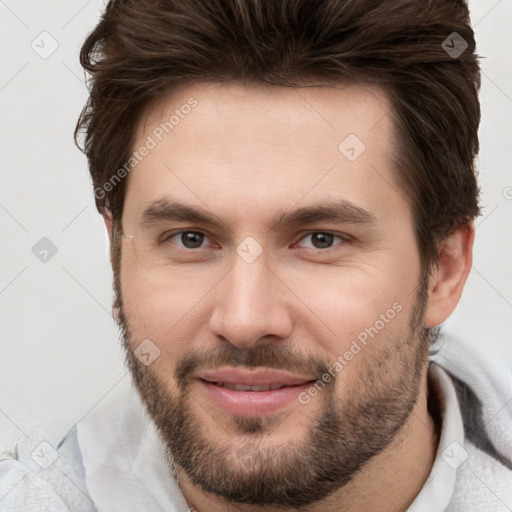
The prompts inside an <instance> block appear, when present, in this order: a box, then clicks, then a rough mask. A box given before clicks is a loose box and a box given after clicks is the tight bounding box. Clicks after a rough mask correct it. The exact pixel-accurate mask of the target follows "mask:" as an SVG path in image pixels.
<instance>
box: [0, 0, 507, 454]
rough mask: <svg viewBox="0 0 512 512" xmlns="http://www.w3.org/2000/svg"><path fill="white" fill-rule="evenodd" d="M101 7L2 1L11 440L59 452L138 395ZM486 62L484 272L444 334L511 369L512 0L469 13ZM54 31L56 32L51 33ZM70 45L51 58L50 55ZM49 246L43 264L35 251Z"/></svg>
mask: <svg viewBox="0 0 512 512" xmlns="http://www.w3.org/2000/svg"><path fill="white" fill-rule="evenodd" d="M102 7H103V2H102V1H95V0H90V1H84V0H68V1H66V2H63V1H56V0H52V1H49V0H46V1H40V0H39V1H35V0H32V1H17V2H15V1H14V0H6V1H0V20H1V30H0V48H2V53H1V66H0V109H1V110H0V119H1V134H0V141H1V161H0V162H1V164H0V165H1V168H2V170H1V173H0V180H1V183H0V230H1V231H0V232H1V249H0V341H1V345H0V354H1V356H0V443H2V444H4V443H7V444H8V443H9V442H11V441H12V440H13V439H15V438H16V437H18V436H19V435H20V434H21V432H26V433H29V432H30V430H31V429H32V428H33V427H34V426H35V425H40V426H42V427H43V428H46V427H47V425H49V424H50V422H51V423H53V422H54V421H55V420H58V428H57V430H55V429H54V430H52V431H51V432H50V433H49V436H48V438H49V441H51V442H52V441H53V442H56V440H57V439H58V437H59V436H60V435H63V434H64V433H65V432H67V430H68V429H69V428H71V427H72V426H73V425H74V424H75V423H76V422H78V421H79V420H80V419H81V418H82V417H84V416H85V415H86V414H87V413H88V411H89V410H90V409H91V408H93V407H94V406H96V405H97V404H98V403H99V401H100V400H101V399H102V398H103V397H105V396H107V395H108V394H109V393H112V392H115V391H116V390H119V389H120V388H122V387H123V386H126V385H127V382H128V377H127V376H126V369H125V368H124V366H123V358H122V352H121V348H120V343H119V341H118V332H117V330H116V328H115V324H114V322H113V320H112V319H111V317H110V307H111V297H112V286H111V269H110V264H109V261H108V245H107V238H106V235H105V232H104V226H103V223H102V220H101V217H100V216H99V214H98V213H97V211H96V209H95V206H94V202H93V193H92V187H91V184H90V179H89V175H88V171H87V166H86V159H85V157H84V156H83V155H82V154H81V153H80V152H79V151H78V150H77V149H76V147H75V146H74V144H73V140H72V134H73V129H74V126H75V122H76V119H77V116H78V114H79V112H80V109H81V108H82V106H83V104H84V103H85V101H86V98H87V91H86V88H85V84H84V77H83V73H82V70H81V68H80V66H79V63H78V52H79V48H80V45H81V43H82V41H83V39H84V38H85V36H86V34H87V33H88V32H89V31H90V30H91V29H92V28H93V26H94V25H95V24H96V22H97V20H98V18H99V15H100V11H101V9H102ZM470 7H471V11H472V21H473V26H474V28H475V31H476V37H477V44H478V47H477V50H478V53H479V54H480V55H483V56H485V57H486V58H485V59H483V60H482V67H483V75H482V92H481V103H482V111H483V119H482V125H481V130H480V141H481V148H482V149H481V155H480V160H479V170H480V183H481V186H482V189H483V197H482V202H483V206H484V215H483V216H482V217H481V218H480V219H478V228H477V238H476V246H475V257H474V269H473V271H472V272H471V275H470V277H469V281H468V283H467V286H466V289H465V292H464V296H463V299H462V301H461V303H460V304H459V306H458V308H457V310H456V312H455V313H454V315H453V316H452V318H451V319H450V320H449V321H448V322H447V323H446V325H445V331H446V332H448V333H450V332H452V333H457V334H458V335H459V336H462V337H464V338H466V339H467V340H468V341H469V342H470V343H472V344H474V345H477V346H479V347H480V348H481V349H483V350H484V351H486V352H492V353H495V354H496V355H497V356H499V357H502V358H508V359H512V343H511V342H512V172H511V162H512V57H511V51H512V31H511V30H510V27H511V26H512V0H473V1H471V2H470ZM43 32H47V33H48V34H50V35H45V34H43V35H41V33H43ZM55 44H58V48H57V49H56V50H55V51H54V53H53V54H52V55H50V56H48V57H47V58H42V57H41V56H40V55H39V54H38V53H36V51H35V50H34V49H33V47H34V48H35V49H36V50H37V51H38V52H39V53H43V56H44V57H46V56H47V55H45V54H44V52H49V51H50V50H51V49H52V45H55ZM43 237H48V238H49V239H50V240H51V241H52V242H53V243H54V244H55V245H56V247H57V248H58V252H57V253H56V254H55V256H53V257H52V258H51V259H49V261H48V262H46V263H43V262H41V261H39V259H37V258H36V257H35V256H34V254H33V253H32V247H33V246H34V245H35V244H36V243H37V242H38V241H39V240H40V239H41V238H43Z"/></svg>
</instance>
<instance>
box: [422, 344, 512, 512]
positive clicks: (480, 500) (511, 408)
mask: <svg viewBox="0 0 512 512" xmlns="http://www.w3.org/2000/svg"><path fill="white" fill-rule="evenodd" d="M431 361H432V362H433V363H434V364H437V365H439V366H441V367H442V368H443V369H444V370H445V371H446V373H447V374H448V375H449V377H450V379H451V380H452V382H453V385H454V388H455V391H456V395H457V401H458V404H459V408H460V414H461V417H462V422H463V428H464V438H465V442H464V449H465V450H466V453H467V457H465V459H464V462H463V463H461V465H460V467H458V468H457V478H456V483H455V489H454V493H453V496H452V500H451V501H450V506H449V508H448V511H450V512H458V511H461V512H462V511H464V512H466V511H469V510H474V511H487V510H496V511H500V510H504V511H505V510H509V509H508V508H507V506H508V505H510V503H512V363H511V362H510V361H506V360H501V359H499V358H498V357H493V356H491V355H489V354H486V353H483V351H482V352H480V351H478V350H475V348H473V347H471V346H469V345H468V344H466V343H464V342H463V341H461V340H459V339H456V338H452V337H450V338H448V339H445V340H443V342H442V348H441V349H440V351H439V352H438V353H437V354H436V355H435V356H434V357H432V358H431Z"/></svg>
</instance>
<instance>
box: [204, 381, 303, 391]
mask: <svg viewBox="0 0 512 512" xmlns="http://www.w3.org/2000/svg"><path fill="white" fill-rule="evenodd" d="M202 380H203V382H209V383H210V384H214V385H215V386H219V387H222V388H227V389H233V390H235V391H273V390H274V389H282V388H285V387H293V386H300V384H272V385H271V384H268V385H266V386H248V385H245V384H232V383H231V382H210V381H207V380H204V379H202ZM310 382H312V381H310Z"/></svg>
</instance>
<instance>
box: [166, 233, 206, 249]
mask: <svg viewBox="0 0 512 512" xmlns="http://www.w3.org/2000/svg"><path fill="white" fill-rule="evenodd" d="M205 238H206V237H205V235H204V234H203V233H199V232H198V231H180V232H178V233H174V234H173V235H170V236H169V237H168V238H166V240H165V241H166V242H170V241H172V239H176V240H179V242H173V243H176V244H177V245H178V246H182V247H184V248H186V249H199V248H200V247H201V245H202V244H203V242H204V239H205Z"/></svg>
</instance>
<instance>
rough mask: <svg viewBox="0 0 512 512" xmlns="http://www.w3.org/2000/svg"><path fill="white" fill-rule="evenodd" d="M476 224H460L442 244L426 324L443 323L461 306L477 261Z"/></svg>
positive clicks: (432, 280)
mask: <svg viewBox="0 0 512 512" xmlns="http://www.w3.org/2000/svg"><path fill="white" fill-rule="evenodd" d="M474 239H475V225H474V224H473V223H472V222H470V223H468V224H464V225H463V226H460V227H459V228H457V229H456V230H455V231H454V232H453V233H452V234H451V235H450V236H449V237H448V238H447V239H446V240H444V241H443V242H441V244H440V246H439V263H438V265H437V268H436V269H435V270H434V271H433V273H432V275H431V279H430V287H429V288H430V290H431V291H430V294H429V301H428V305H427V310H426V313H425V319H424V322H425V326H426V327H435V326H436V325H440V324H442V323H443V322H444V321H445V320H446V319H447V318H448V317H449V316H450V315H451V314H452V312H453V311H454V309H455V307H456V306H457V304H458V302H459V300H460V297H461V295H462V290H463V289H464V285H465V283H466V280H467V278H468V275H469V272H470V271H471V265H472V263H473V242H474Z"/></svg>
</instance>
